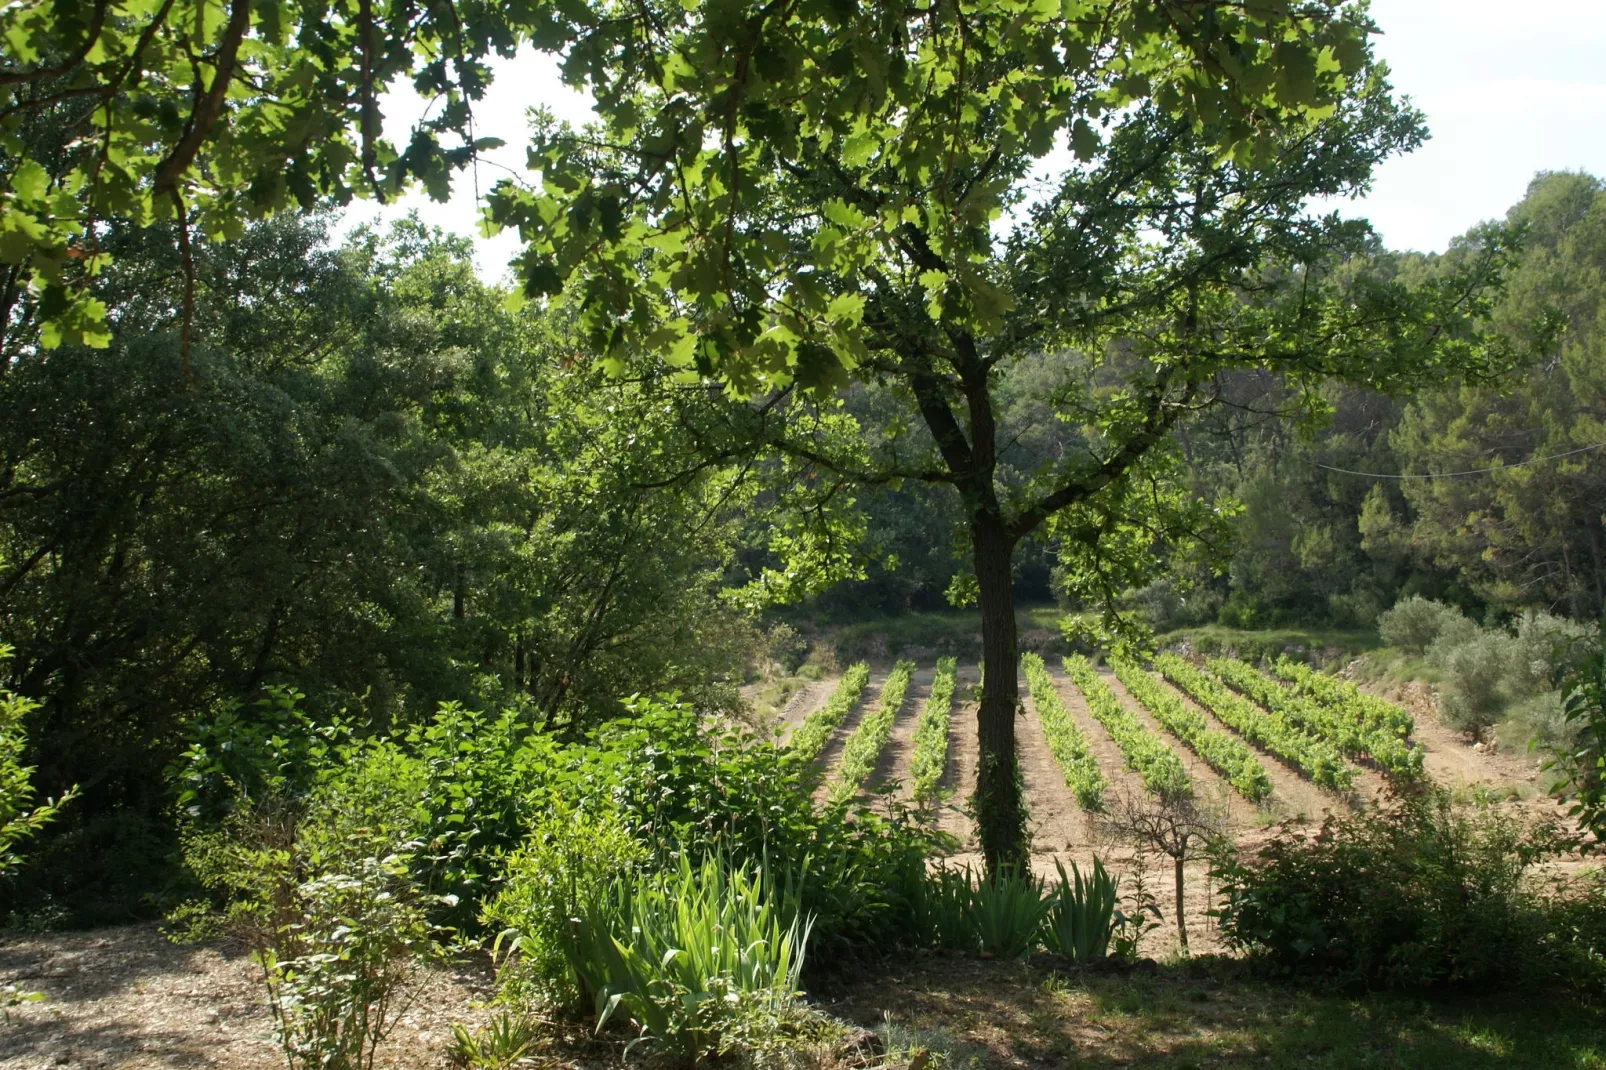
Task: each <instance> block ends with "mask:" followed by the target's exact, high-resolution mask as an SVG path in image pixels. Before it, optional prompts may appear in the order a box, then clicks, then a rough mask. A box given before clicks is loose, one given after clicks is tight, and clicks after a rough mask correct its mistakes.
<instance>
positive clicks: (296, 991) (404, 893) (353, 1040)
mask: <svg viewBox="0 0 1606 1070" xmlns="http://www.w3.org/2000/svg"><path fill="white" fill-rule="evenodd" d="M408 862H409V859H408V857H407V856H406V855H403V854H391V855H386V856H385V857H383V858H353V859H350V860H348V861H347V864H346V865H344V866H341V867H339V868H338V870H331V871H329V872H324V873H320V874H319V875H317V876H315V877H313V878H312V879H310V880H308V881H305V882H303V883H302V884H300V885H299V886H296V887H295V888H294V889H293V891H291V895H292V901H293V902H294V903H295V906H294V907H293V908H292V911H289V912H284V911H283V908H281V912H284V913H289V914H290V916H289V917H287V918H285V919H284V920H283V921H282V922H281V924H280V925H279V926H277V927H276V928H275V929H274V930H273V931H272V932H271V933H270V934H268V939H267V940H266V941H265V943H264V946H261V947H259V948H258V949H257V952H256V954H257V959H258V962H259V963H260V965H261V967H262V974H263V980H264V982H265V983H266V986H267V990H268V1007H269V1009H270V1010H271V1012H272V1014H273V1020H274V1030H275V1033H276V1034H277V1036H278V1038H279V1043H280V1046H281V1047H283V1049H284V1053H285V1055H286V1057H287V1058H288V1059H289V1061H290V1065H291V1066H292V1067H306V1068H308V1070H314V1068H316V1070H346V1068H352V1070H358V1068H367V1067H371V1066H373V1064H374V1053H375V1049H376V1048H377V1047H378V1045H379V1042H380V1041H381V1040H383V1039H384V1038H385V1035H386V1034H387V1033H388V1032H389V1031H390V1029H391V1027H392V1026H393V1025H395V1023H396V1020H397V1019H398V1018H400V1016H401V1014H402V1012H403V1011H404V1010H405V1009H406V1006H405V1002H404V1001H405V995H406V994H405V985H406V983H407V981H408V980H409V978H410V977H411V976H412V973H413V970H414V967H415V963H416V961H417V960H418V958H419V957H420V956H422V955H427V954H429V953H430V952H431V951H432V950H433V945H432V944H431V942H430V930H429V925H428V922H427V921H426V919H425V914H424V910H423V907H422V905H421V903H420V902H419V899H418V896H417V894H416V890H415V888H414V886H413V885H412V882H411V879H410V875H409V872H408ZM281 890H285V891H290V889H288V888H287V887H284V886H282V885H281Z"/></svg>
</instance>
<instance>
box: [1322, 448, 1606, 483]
mask: <svg viewBox="0 0 1606 1070" xmlns="http://www.w3.org/2000/svg"><path fill="white" fill-rule="evenodd" d="M1602 446H1606V442H1597V443H1595V444H1594V445H1592V446H1579V447H1578V448H1577V449H1575V450H1567V451H1565V452H1563V453H1552V454H1550V455H1548V456H1545V457H1529V458H1528V459H1527V460H1526V461H1514V462H1512V463H1511V464H1501V465H1496V466H1495V467H1493V468H1472V469H1468V470H1467V471H1465V472H1422V473H1410V474H1406V475H1400V474H1399V473H1390V472H1356V471H1354V470H1353V469H1349V468H1334V467H1333V466H1332V465H1330V464H1320V463H1318V462H1316V461H1312V462H1311V463H1312V464H1314V465H1316V467H1317V468H1325V469H1327V470H1328V471H1329V472H1338V473H1340V474H1341V475H1346V476H1365V477H1366V478H1367V479H1453V478H1455V477H1456V476H1485V475H1488V474H1489V473H1490V472H1504V471H1505V470H1506V469H1507V468H1521V467H1522V466H1523V465H1526V464H1538V463H1539V462H1540V461H1557V460H1560V459H1561V458H1563V457H1571V456H1572V455H1573V454H1575V453H1588V452H1589V451H1590V450H1598V449H1600V448H1601V447H1602Z"/></svg>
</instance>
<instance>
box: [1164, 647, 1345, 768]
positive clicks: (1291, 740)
mask: <svg viewBox="0 0 1606 1070" xmlns="http://www.w3.org/2000/svg"><path fill="white" fill-rule="evenodd" d="M1154 667H1155V668H1156V669H1158V670H1159V671H1160V674H1161V675H1162V676H1164V677H1165V678H1166V679H1167V680H1170V681H1171V682H1172V683H1174V684H1176V685H1177V686H1178V687H1180V688H1181V689H1182V690H1183V691H1185V692H1187V694H1188V695H1189V696H1190V697H1192V699H1193V700H1194V701H1195V702H1197V703H1198V704H1199V705H1201V706H1203V707H1204V708H1205V709H1207V710H1209V711H1210V712H1211V713H1213V714H1215V715H1216V718H1217V719H1218V720H1219V721H1221V723H1222V724H1225V725H1226V726H1227V727H1228V728H1230V729H1232V730H1233V731H1234V732H1237V733H1238V734H1239V735H1241V736H1243V737H1244V738H1245V739H1247V740H1249V741H1250V742H1251V743H1253V744H1255V745H1256V746H1258V747H1261V748H1263V749H1264V750H1266V751H1267V752H1268V753H1270V754H1274V755H1276V756H1277V757H1278V758H1281V759H1282V760H1283V761H1285V762H1288V763H1289V764H1290V765H1292V766H1294V767H1295V768H1296V769H1298V770H1299V771H1300V772H1301V773H1304V774H1305V775H1306V776H1307V777H1309V778H1310V779H1311V781H1312V782H1314V783H1315V784H1317V785H1319V786H1321V787H1324V788H1331V789H1333V790H1334V791H1348V790H1349V789H1350V787H1352V786H1353V785H1354V783H1355V770H1354V768H1353V767H1352V766H1350V765H1349V764H1348V763H1347V762H1345V761H1344V758H1343V755H1341V754H1339V753H1338V750H1337V749H1336V748H1335V747H1333V745H1332V744H1331V743H1328V742H1327V741H1326V740H1322V739H1317V738H1316V737H1315V736H1312V735H1310V734H1309V733H1307V732H1305V731H1303V730H1301V729H1300V728H1298V727H1297V726H1296V725H1294V724H1293V723H1292V722H1290V721H1289V720H1288V718H1286V717H1284V716H1283V715H1282V714H1279V713H1271V712H1268V711H1266V710H1263V709H1261V708H1260V707H1259V706H1256V705H1255V704H1254V703H1253V702H1250V701H1249V700H1248V699H1246V698H1244V697H1243V696H1242V695H1240V694H1238V693H1237V692H1235V691H1231V690H1229V689H1228V688H1227V687H1226V685H1224V684H1223V683H1222V682H1221V681H1220V680H1217V679H1216V678H1215V677H1213V676H1211V675H1209V674H1208V673H1206V672H1205V671H1204V670H1202V669H1198V668H1195V667H1194V666H1193V665H1191V664H1189V663H1188V662H1186V661H1184V660H1182V659H1181V658H1179V657H1177V656H1176V655H1175V654H1162V655H1160V656H1159V657H1157V658H1155V659H1154Z"/></svg>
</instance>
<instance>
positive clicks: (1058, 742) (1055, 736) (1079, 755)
mask: <svg viewBox="0 0 1606 1070" xmlns="http://www.w3.org/2000/svg"><path fill="white" fill-rule="evenodd" d="M1020 665H1021V669H1022V670H1024V671H1025V673H1026V687H1027V690H1028V691H1030V692H1031V696H1032V705H1033V706H1034V707H1035V708H1036V710H1037V720H1038V723H1039V724H1041V725H1042V726H1043V738H1044V739H1046V740H1047V741H1048V749H1049V753H1051V754H1053V755H1054V760H1055V761H1056V762H1058V763H1059V767H1060V772H1062V773H1064V774H1065V786H1066V787H1068V788H1070V789H1071V792H1072V794H1074V795H1075V796H1076V804H1077V805H1078V806H1080V807H1081V808H1082V809H1084V810H1091V811H1093V812H1095V813H1098V812H1102V811H1103V809H1104V789H1105V788H1106V787H1108V786H1109V782H1108V781H1107V780H1105V778H1104V773H1103V771H1102V770H1100V769H1099V763H1098V760H1097V759H1095V758H1094V757H1093V755H1092V752H1091V751H1089V750H1088V745H1087V737H1086V736H1084V735H1083V734H1082V730H1081V729H1080V728H1078V727H1076V722H1075V721H1073V720H1071V713H1070V711H1069V710H1067V709H1066V708H1065V703H1064V701H1063V700H1061V698H1060V693H1059V688H1057V687H1055V686H1054V678H1053V677H1052V676H1050V675H1049V673H1048V667H1047V666H1046V665H1044V664H1043V659H1042V658H1040V657H1038V656H1037V655H1036V654H1022V655H1021V658H1020Z"/></svg>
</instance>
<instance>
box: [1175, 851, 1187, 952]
mask: <svg viewBox="0 0 1606 1070" xmlns="http://www.w3.org/2000/svg"><path fill="white" fill-rule="evenodd" d="M1172 862H1173V864H1174V865H1175V866H1176V873H1177V939H1178V940H1179V941H1181V943H1182V953H1183V954H1184V955H1186V954H1187V953H1188V916H1187V914H1186V913H1184V912H1183V909H1182V859H1181V858H1180V857H1178V858H1175V859H1172Z"/></svg>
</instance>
